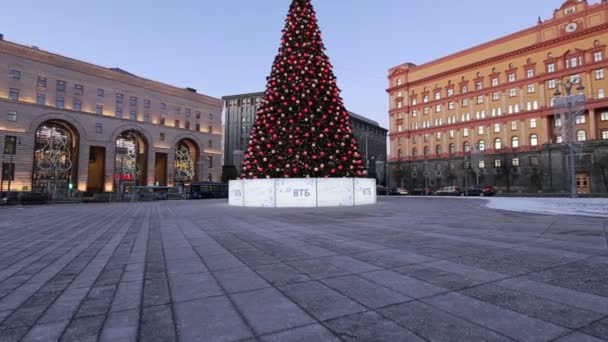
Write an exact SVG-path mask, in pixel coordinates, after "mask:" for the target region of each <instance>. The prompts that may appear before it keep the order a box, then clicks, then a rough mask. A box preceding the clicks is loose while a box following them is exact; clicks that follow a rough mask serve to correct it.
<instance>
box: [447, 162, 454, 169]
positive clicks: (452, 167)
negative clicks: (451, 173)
mask: <svg viewBox="0 0 608 342" xmlns="http://www.w3.org/2000/svg"><path fill="white" fill-rule="evenodd" d="M448 165H449V166H448V167H449V168H450V170H456V164H455V163H454V162H450V163H449V164H448Z"/></svg>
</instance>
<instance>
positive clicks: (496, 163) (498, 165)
mask: <svg viewBox="0 0 608 342" xmlns="http://www.w3.org/2000/svg"><path fill="white" fill-rule="evenodd" d="M501 167H502V159H494V168H496V169H499V168H501Z"/></svg>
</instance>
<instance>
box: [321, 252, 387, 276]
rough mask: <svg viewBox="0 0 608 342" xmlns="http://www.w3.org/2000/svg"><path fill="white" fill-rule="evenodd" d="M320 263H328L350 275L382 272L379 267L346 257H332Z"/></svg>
mask: <svg viewBox="0 0 608 342" xmlns="http://www.w3.org/2000/svg"><path fill="white" fill-rule="evenodd" d="M319 261H321V262H328V263H330V264H332V265H334V266H336V267H339V268H341V269H344V270H346V271H348V272H350V273H363V272H370V271H376V270H380V269H381V268H380V267H378V266H374V265H372V264H369V263H367V262H363V261H359V260H356V259H354V258H351V257H349V256H345V255H337V256H330V257H326V258H322V259H320V260H319Z"/></svg>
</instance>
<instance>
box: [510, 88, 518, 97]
mask: <svg viewBox="0 0 608 342" xmlns="http://www.w3.org/2000/svg"><path fill="white" fill-rule="evenodd" d="M515 96H517V89H515V88H511V89H509V97H515Z"/></svg>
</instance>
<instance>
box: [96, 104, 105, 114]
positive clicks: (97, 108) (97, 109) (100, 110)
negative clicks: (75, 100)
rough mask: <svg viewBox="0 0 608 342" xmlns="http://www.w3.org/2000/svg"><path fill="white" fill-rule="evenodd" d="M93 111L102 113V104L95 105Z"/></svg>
mask: <svg viewBox="0 0 608 342" xmlns="http://www.w3.org/2000/svg"><path fill="white" fill-rule="evenodd" d="M95 113H97V114H99V115H101V114H103V105H102V104H97V106H96V107H95Z"/></svg>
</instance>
